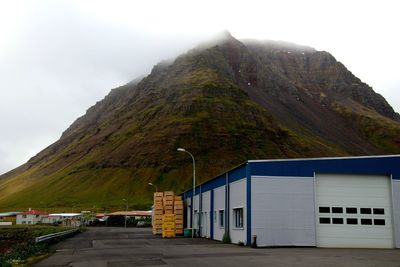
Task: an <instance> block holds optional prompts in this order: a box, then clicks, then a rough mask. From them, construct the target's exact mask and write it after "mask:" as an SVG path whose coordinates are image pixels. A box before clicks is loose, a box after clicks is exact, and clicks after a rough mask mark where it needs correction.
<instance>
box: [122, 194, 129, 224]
mask: <svg viewBox="0 0 400 267" xmlns="http://www.w3.org/2000/svg"><path fill="white" fill-rule="evenodd" d="M122 200H123V201H125V202H126V209H125V228H126V214H127V213H128V200H126V199H125V198H123V199H122Z"/></svg>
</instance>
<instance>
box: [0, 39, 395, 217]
mask: <svg viewBox="0 0 400 267" xmlns="http://www.w3.org/2000/svg"><path fill="white" fill-rule="evenodd" d="M178 147H184V148H186V149H187V150H188V151H190V152H191V153H192V154H194V155H195V158H196V164H197V165H196V166H197V173H198V180H200V181H203V182H204V181H206V180H207V179H210V178H212V177H213V176H215V175H217V174H219V173H221V172H222V171H223V170H226V169H228V168H231V167H234V166H235V165H237V164H239V163H241V162H243V161H245V160H247V159H265V158H296V157H315V156H344V155H371V154H394V153H400V115H399V114H398V113H396V112H395V111H394V110H393V108H392V107H391V106H390V105H389V104H388V103H387V102H386V100H385V99H384V98H383V97H382V96H381V95H379V94H377V93H375V92H374V91H373V89H372V88H371V87H369V86H368V85H367V84H365V83H363V82H362V81H360V79H358V78H357V77H355V76H354V75H353V74H352V73H351V72H350V71H349V70H347V69H346V67H345V66H344V65H343V64H341V63H340V62H338V61H337V60H336V59H335V58H334V57H333V56H332V55H330V54H329V53H327V52H324V51H317V50H315V49H313V48H310V47H305V46H299V45H295V44H290V43H284V42H276V41H255V40H242V41H239V40H237V39H235V38H234V37H232V36H231V35H230V34H229V33H225V34H224V36H223V37H221V38H219V39H218V40H215V41H213V42H209V43H207V44H204V45H201V46H199V47H196V48H194V49H192V50H190V51H188V52H187V53H185V54H183V55H181V56H179V57H177V58H176V59H175V60H173V61H164V62H160V63H159V64H157V65H156V66H154V68H153V70H152V71H151V73H150V74H149V75H148V76H146V77H144V78H140V79H137V80H133V81H132V82H130V83H128V84H126V85H124V86H121V87H119V88H116V89H113V90H111V92H110V93H109V94H108V95H107V96H106V97H105V98H104V99H103V100H101V101H99V102H97V103H96V104H95V105H94V106H92V107H91V108H89V109H88V110H87V112H86V114H85V115H84V116H82V117H80V118H78V119H77V120H76V121H75V122H74V123H73V124H72V125H71V126H70V127H69V128H68V129H67V130H66V131H65V132H64V133H63V134H62V136H61V138H60V139H59V140H58V141H57V142H55V143H54V144H52V145H50V146H49V147H47V148H46V149H44V150H43V151H41V152H40V153H38V154H37V155H36V156H34V157H33V158H31V159H30V160H29V161H28V162H27V163H25V164H23V165H22V166H20V167H18V168H16V169H14V170H12V171H10V172H8V173H6V174H4V175H2V176H0V208H1V209H10V208H12V209H22V208H27V207H38V208H39V207H40V208H43V207H44V206H46V207H56V208H59V209H62V208H63V207H80V208H92V207H96V208H99V209H104V210H105V209H112V208H122V206H123V205H124V202H123V201H122V198H127V199H129V202H130V204H131V206H132V207H136V208H146V207H148V206H149V205H150V204H151V195H152V191H153V188H152V187H150V186H149V185H148V182H152V183H153V184H156V185H157V186H158V188H159V189H160V190H175V191H176V192H180V191H182V190H184V189H186V188H188V187H190V186H191V178H192V177H191V172H192V165H191V164H192V162H191V159H190V158H189V156H188V155H187V154H185V153H180V152H177V151H176V150H177V148H178Z"/></svg>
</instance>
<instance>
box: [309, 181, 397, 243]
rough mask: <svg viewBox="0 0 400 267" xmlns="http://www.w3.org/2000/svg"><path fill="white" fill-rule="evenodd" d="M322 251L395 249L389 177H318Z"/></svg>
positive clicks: (318, 218) (317, 197)
mask: <svg viewBox="0 0 400 267" xmlns="http://www.w3.org/2000/svg"><path fill="white" fill-rule="evenodd" d="M315 180H316V216H317V218H316V231H317V233H316V234H317V235H316V236H317V246H319V247H359V248H392V247H393V227H392V204H391V203H392V202H391V180H390V178H389V177H387V176H372V175H371V176H366V175H341V174H340V175H338V174H316V177H315Z"/></svg>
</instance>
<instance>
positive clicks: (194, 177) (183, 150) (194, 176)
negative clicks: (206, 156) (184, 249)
mask: <svg viewBox="0 0 400 267" xmlns="http://www.w3.org/2000/svg"><path fill="white" fill-rule="evenodd" d="M177 150H178V151H179V152H185V153H188V154H189V155H190V156H191V157H192V160H193V196H192V199H193V205H192V238H194V223H193V222H194V194H195V187H196V162H195V160H194V157H193V155H192V153H190V152H189V151H187V150H186V149H184V148H178V149H177ZM199 200H200V197H199Z"/></svg>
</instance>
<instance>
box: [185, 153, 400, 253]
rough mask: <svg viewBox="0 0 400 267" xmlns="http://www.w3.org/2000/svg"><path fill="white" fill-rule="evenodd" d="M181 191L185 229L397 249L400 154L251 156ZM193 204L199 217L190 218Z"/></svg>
mask: <svg viewBox="0 0 400 267" xmlns="http://www.w3.org/2000/svg"><path fill="white" fill-rule="evenodd" d="M192 196H193V190H192V189H188V190H187V191H186V192H184V193H183V199H184V203H185V205H186V209H185V210H186V212H185V214H186V215H185V218H186V226H187V227H188V228H192V227H193V228H194V229H196V230H197V231H199V233H200V235H201V236H202V237H207V238H210V239H214V240H222V238H223V235H224V233H225V232H227V233H229V236H230V238H231V241H232V242H233V243H241V242H243V243H244V244H246V245H250V244H252V242H253V240H254V238H255V236H256V240H257V245H258V246H261V247H263V246H265V247H268V246H317V247H357V248H400V155H390V156H363V157H335V158H310V159H287V160H249V161H247V162H245V163H243V164H241V165H239V166H237V167H236V168H233V169H231V170H229V171H227V172H226V173H223V174H221V175H219V176H217V177H215V178H213V179H211V180H209V181H207V182H205V183H202V184H201V185H197V186H196V188H195V195H194V198H193V197H192ZM192 208H194V218H193V215H192Z"/></svg>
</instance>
